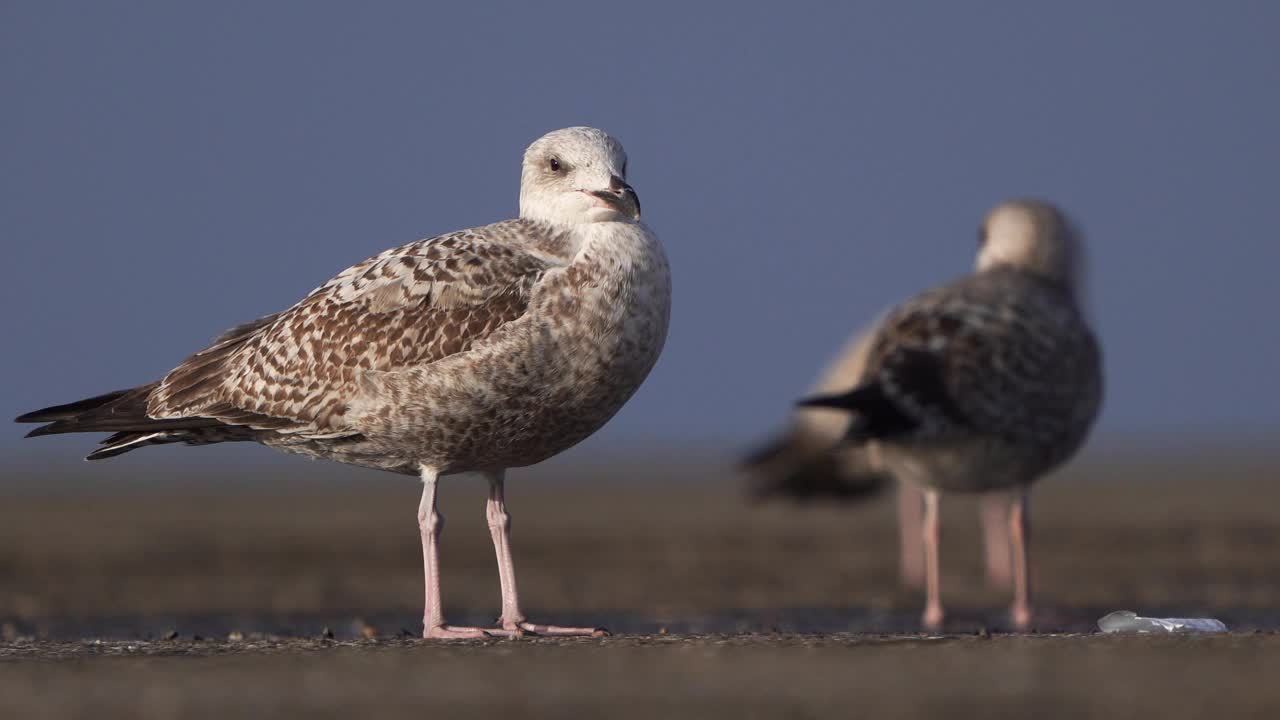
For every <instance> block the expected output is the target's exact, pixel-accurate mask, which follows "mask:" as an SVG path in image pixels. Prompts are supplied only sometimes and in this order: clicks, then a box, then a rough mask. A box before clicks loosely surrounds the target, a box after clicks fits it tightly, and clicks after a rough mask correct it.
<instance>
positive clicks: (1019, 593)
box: [1009, 488, 1031, 630]
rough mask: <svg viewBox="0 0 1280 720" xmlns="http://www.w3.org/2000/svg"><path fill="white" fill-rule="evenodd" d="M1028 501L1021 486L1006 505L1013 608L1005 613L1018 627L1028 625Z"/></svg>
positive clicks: (1029, 567) (1026, 626) (1025, 492)
mask: <svg viewBox="0 0 1280 720" xmlns="http://www.w3.org/2000/svg"><path fill="white" fill-rule="evenodd" d="M1030 505H1031V501H1030V498H1029V496H1028V493H1027V490H1026V489H1025V488H1023V489H1022V490H1021V492H1020V493H1019V494H1018V496H1017V497H1016V498H1015V499H1014V501H1013V502H1012V503H1011V504H1010V507H1009V536H1010V537H1011V538H1012V539H1013V607H1012V608H1011V609H1010V611H1009V615H1010V617H1011V618H1012V620H1013V625H1014V627H1015V628H1017V629H1019V630H1027V629H1029V628H1030V627H1031V557H1030V555H1031V553H1030V551H1029V549H1028V547H1027V544H1028V540H1029V539H1030V535H1031V518H1030V517H1028V516H1029V515H1030Z"/></svg>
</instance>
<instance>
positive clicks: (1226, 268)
mask: <svg viewBox="0 0 1280 720" xmlns="http://www.w3.org/2000/svg"><path fill="white" fill-rule="evenodd" d="M1277 28H1280V4H1277V3H1267V2H1225V3H1198V2H1196V3H1193V2H1125V3H1106V2H1076V3H1043V2H965V3H936V2H928V3H922V2H883V3H869V2H862V3H847V4H839V5H838V6H837V4H834V3H832V4H813V5H808V4H805V3H794V2H790V3H777V4H765V3H761V4H751V3H747V4H738V3H735V4H724V5H712V4H706V5H702V4H694V3H679V4H664V3H648V2H646V3H622V4H605V3H581V4H541V3H483V2H474V3H458V4H455V5H452V6H450V5H448V4H445V3H387V2H377V3H365V4H360V5H357V4H355V3H323V2H307V3H302V2H272V3H248V2H226V3H216V4H215V3H173V2H164V3H160V2H128V3H114V2H106V3H62V2H6V3H4V4H3V5H2V6H0V98H3V103H4V108H5V109H4V112H3V113H0V138H2V145H0V152H2V155H0V166H3V168H4V169H3V172H0V236H2V237H3V238H4V248H5V256H6V261H7V267H8V270H9V272H8V273H7V276H8V277H7V282H6V283H4V284H3V293H4V297H3V300H4V305H5V307H6V308H7V312H6V313H4V321H3V322H4V327H3V332H4V336H5V337H6V338H8V342H6V352H4V353H3V354H0V372H2V374H3V377H5V378H7V380H6V381H5V383H4V386H5V387H4V393H3V406H4V409H5V411H6V412H7V413H8V415H10V416H12V415H16V414H17V413H18V412H21V411H23V410H28V409H32V408H34V407H39V406H42V405H46V404H50V403H54V402H63V401H68V400H73V399H77V398H79V397H82V396H85V395H89V394H96V393H98V392H102V391H106V390H111V389H116V388H120V387H125V386H129V385H134V384H138V383H142V382H146V381H149V380H152V379H154V378H156V377H158V376H160V375H161V374H163V373H164V372H165V371H166V370H167V369H169V368H170V367H172V366H173V365H174V364H176V363H177V362H178V361H180V360H181V359H182V358H183V357H184V356H185V355H186V354H187V353H189V352H191V351H194V350H196V349H199V348H200V347H201V346H202V345H203V344H204V343H206V342H207V341H208V340H209V339H211V338H212V337H213V336H214V335H216V334H217V333H218V332H219V331H221V330H222V329H225V328H227V327H230V326H232V325H235V324H237V323H239V322H241V321H244V320H246V319H250V318H253V317H257V316H259V315H262V314H265V313H267V312H270V311H273V310H277V309H280V308H282V307H285V306H287V305H289V304H291V303H292V302H294V301H295V300H296V299H298V298H299V297H300V296H301V295H302V294H304V293H306V292H307V291H308V290H310V289H311V288H312V287H314V286H316V285H318V284H320V283H322V282H323V281H324V280H326V279H327V278H329V277H330V276H331V275H333V274H334V273H336V272H337V271H339V270H341V269H342V268H344V267H346V266H347V265H350V264H351V263H353V262H356V261H358V260H360V259H363V258H364V257H367V256H369V255H371V254H373V253H375V252H377V251H379V250H381V249H383V248H386V247H391V246H394V245H398V244H402V243H404V242H408V241H411V240H414V239H416V238H419V237H424V236H429V235H433V234H437V233H440V232H445V231H449V230H453V229H457V228H461V227H468V226H473V225H479V224H483V223H487V222H492V221H495V220H499V219H502V218H505V217H509V216H511V215H513V214H514V213H515V209H516V195H517V188H518V177H519V176H518V171H519V159H520V153H521V152H522V150H523V148H524V147H525V145H527V144H528V143H529V142H530V141H532V140H533V139H535V138H536V137H538V136H539V135H541V134H542V133H543V132H545V131H547V130H551V129H554V128H557V127H562V126H567V125H578V124H587V125H595V126H598V127H601V128H604V129H606V130H607V131H609V132H610V133H612V134H614V135H615V136H617V137H618V138H619V139H621V140H622V142H623V143H624V144H625V146H626V148H627V150H628V153H629V155H630V161H631V162H630V170H631V173H630V175H631V178H630V179H631V181H632V184H633V185H634V186H635V188H636V190H637V191H638V193H639V195H640V198H641V200H642V202H643V206H644V209H645V218H646V220H647V221H648V222H649V223H650V224H651V225H652V226H653V227H654V228H655V229H656V230H657V231H658V233H659V235H660V236H661V237H662V238H663V240H664V242H665V243H666V246H667V249H668V253H669V255H670V258H671V262H672V266H673V272H674V275H675V300H674V310H673V324H672V328H671V334H670V337H669V340H668V344H667V349H666V351H665V353H664V355H663V358H662V360H661V361H660V363H659V365H658V367H657V368H656V369H655V371H654V373H653V375H652V376H651V377H650V379H649V381H648V382H647V383H646V385H645V387H644V388H643V389H642V390H641V392H640V393H639V394H638V395H637V396H636V398H635V399H634V400H633V401H632V402H631V403H630V404H629V405H628V407H627V408H625V409H624V410H623V412H622V413H621V414H620V415H619V416H618V417H617V418H616V419H615V420H614V422H612V423H611V424H610V425H609V426H608V427H607V428H606V429H605V430H604V431H602V432H601V433H600V435H599V436H598V437H597V438H596V439H595V440H593V442H595V443H609V442H632V441H644V442H652V441H667V440H675V439H680V440H684V441H690V440H692V441H697V440H700V439H706V440H716V441H726V440H727V441H730V442H732V441H735V440H739V439H740V440H741V441H742V442H749V441H750V440H751V439H753V438H755V437H757V436H758V435H760V434H762V433H764V432H767V431H768V430H769V429H770V428H772V427H774V426H775V424H776V423H777V422H778V421H779V419H780V418H781V417H782V414H783V413H784V412H785V411H786V409H787V407H788V406H789V404H790V402H791V400H792V399H793V398H794V397H795V396H796V395H797V394H798V393H799V392H800V391H801V390H802V389H803V388H804V387H805V386H806V385H807V384H808V382H809V381H810V380H811V378H812V377H813V375H814V373H815V372H816V371H817V369H818V368H819V367H820V366H821V364H822V363H823V362H825V360H826V359H827V358H828V357H829V356H830V354H831V353H832V352H833V351H834V350H835V349H836V348H838V347H839V345H840V344H841V343H842V342H843V340H844V339H845V338H846V337H847V335H848V334H849V333H850V332H852V331H853V330H855V329H856V328H858V327H860V326H862V325H863V324H864V323H866V322H867V321H868V320H869V319H870V318H871V317H873V316H874V315H875V314H876V313H877V312H879V311H880V310H882V309H883V308H885V307H886V306H888V305H890V304H892V303H894V302H896V301H899V300H901V299H903V298H905V297H907V296H908V295H910V294H911V293H913V292H915V291H917V290H919V289H921V288H923V287H925V286H927V285H931V284H936V283H939V282H943V281H946V280H948V279H950V278H952V277H954V276H956V275H958V274H960V273H963V272H966V271H967V270H968V268H969V267H970V265H971V263H972V255H973V252H974V250H975V234H976V228H977V224H978V222H979V220H980V218H981V216H982V214H983V213H984V212H985V211H986V210H987V209H988V208H989V207H990V206H991V205H993V204H995V203H996V202H998V201H1000V200H1002V199H1004V198H1007V197H1010V196H1019V195H1036V196H1041V197H1044V198H1047V199H1050V200H1053V201H1055V202H1058V203H1059V204H1060V205H1062V206H1063V207H1064V208H1065V209H1067V211H1068V212H1070V213H1071V214H1072V215H1073V216H1074V217H1075V218H1076V219H1077V221H1078V222H1079V224H1080V225H1081V226H1082V228H1083V229H1084V230H1085V232H1086V233H1087V236H1088V238H1089V242H1090V260H1091V270H1090V299H1089V304H1090V307H1091V312H1092V314H1093V316H1094V317H1095V318H1096V320H1097V324H1098V327H1099V331H1100V334H1101V336H1102V340H1103V344H1104V350H1105V354H1106V361H1107V371H1108V385H1109V387H1108V396H1107V401H1106V408H1105V410H1104V415H1103V418H1102V420H1101V423H1100V426H1099V431H1100V432H1101V433H1103V434H1107V433H1116V434H1123V433H1136V434H1148V435H1157V436H1158V435H1161V434H1170V433H1173V434H1180V435H1184V434H1186V433H1196V432H1200V431H1209V432H1210V433H1212V434H1215V435H1218V436H1226V435H1229V434H1231V433H1235V432H1242V431H1243V432H1247V433H1254V434H1259V433H1261V434H1263V435H1265V434H1267V433H1271V432H1272V431H1273V430H1274V429H1276V428H1277V427H1280V404H1278V403H1277V402H1276V399H1275V398H1276V391H1277V383H1276V382H1275V380H1274V373H1275V369H1276V367H1277V360H1278V359H1280V330H1278V329H1277V323H1276V320H1275V319H1274V313H1275V311H1276V308H1277V307H1278V306H1280V302H1278V301H1280V290H1278V288H1277V285H1280V282H1277V280H1276V273H1275V268H1276V267H1277V264H1278V262H1280V249H1278V247H1280V233H1277V231H1276V226H1277V221H1278V218H1277V214H1278V213H1280V93H1277V92H1276V89H1275V88H1276V82H1277V78H1280V43H1277V42H1276V35H1275V33H1276V29H1277ZM22 429H23V428H21V427H19V426H16V425H15V426H11V428H10V430H9V431H8V432H7V433H5V434H4V435H3V436H2V437H0V449H3V452H4V453H5V454H6V455H7V456H9V457H10V458H14V457H17V456H19V455H21V454H23V453H31V452H36V451H37V447H36V446H39V448H40V449H45V450H47V449H49V448H56V447H62V446H63V445H74V446H77V449H80V448H82V447H84V446H87V445H88V444H89V438H83V437H82V438H75V439H69V440H67V439H42V440H41V441H28V442H26V443H19V442H18V438H19V437H20V436H21V433H22ZM148 452H150V451H148ZM162 452H167V451H162ZM206 452H207V451H206ZM232 452H234V451H232ZM141 454H142V453H138V455H141ZM74 457H76V455H70V456H69V457H68V461H70V460H71V459H72V458H74Z"/></svg>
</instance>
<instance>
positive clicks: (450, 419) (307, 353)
mask: <svg viewBox="0 0 1280 720" xmlns="http://www.w3.org/2000/svg"><path fill="white" fill-rule="evenodd" d="M626 177H627V157H626V154H625V153H624V152H623V149H622V145H621V144H619V143H618V141H617V140H615V139H614V138H612V137H610V136H609V135H607V134H605V133H604V132H602V131H600V130H596V129H594V128H585V127H575V128H567V129H564V130H557V131H554V132H551V133H549V134H547V135H545V136H543V137H542V138H540V139H538V140H537V141H535V142H534V143H533V144H532V145H530V146H529V148H528V149H527V150H526V151H525V154H524V163H523V168H522V172H521V182H520V217H519V218H517V219H514V220H506V221H503V222H499V223H496V224H493V225H486V226H483V227H478V228H472V229H470V230H460V231H457V232H453V233H448V234H446V235H440V236H437V237H433V238H428V239H425V240H419V241H417V242H414V243H410V244H408V245H404V246H402V247H398V248H395V249H392V250H387V251H386V252H383V253H382V254H380V255H377V256H374V257H372V258H369V259H368V260H365V261H364V262H361V263H359V264H357V265H354V266H352V267H350V268H348V269H347V270H344V271H343V272H341V273H339V274H338V275H337V276H336V277H334V278H333V279H332V280H330V281H329V282H327V283H325V284H324V285H322V286H321V287H319V288H318V289H316V290H315V291H313V292H312V293H311V294H310V295H308V296H307V297H305V298H304V299H303V300H301V301H300V302H299V303H297V304H296V305H294V306H293V307H291V308H289V309H287V310H284V311H282V312H279V313H275V314H272V315H268V316H266V317H263V318H259V319H258V320H254V321H253V322H250V323H246V324H244V325H241V326H239V327H236V328H234V329H232V330H230V331H228V332H226V333H224V334H223V335H222V336H220V337H218V338H217V339H216V340H214V342H213V344H212V345H210V346H209V347H207V348H205V349H204V350H201V351H200V352H197V353H196V354H194V355H192V356H191V357H189V358H187V360H185V361H184V362H183V363H182V364H181V365H179V366H178V367H177V368H175V369H174V370H172V371H171V372H169V374H168V375H166V376H165V377H164V378H163V379H161V380H159V381H157V382H152V383H150V384H147V385H143V386H140V387H136V388H132V389H130V390H121V391H117V392H112V393H107V394H105V395H99V396H97V397H93V398H89V399H87V400H81V401H79V402H75V403H70V404H68V405H60V406H56V407H50V408H45V409H44V410H37V411H35V412H32V413H28V414H26V415H23V416H21V417H19V418H18V419H17V421H18V422H39V423H48V424H47V425H43V426H42V427H39V428H36V429H35V430H34V431H32V432H31V433H30V435H29V437H30V436H36V435H48V434H52V433H67V432H109V433H112V435H111V436H110V437H108V438H106V439H105V440H104V441H102V447H101V448H99V449H98V450H96V451H94V452H93V453H91V454H90V455H89V456H88V459H90V460H97V459H101V458H107V457H112V456H115V455H119V454H121V453H124V452H128V451H130V450H134V449H137V448H140V447H144V446H147V445H160V444H166V443H186V444H189V445H203V444H209V443H218V442H227V441H236V440H245V441H252V442H258V443H262V444H263V445H267V446H269V447H273V448H277V449H280V450H284V451H286V452H291V453H297V454H300V455H307V456H311V457H318V458H325V459H329V460H335V461H338V462H342V463H348V464H352V465H361V466H365V467H372V468H377V469H380V470H388V471H391V472H396V473H402V474H407V475H417V476H419V477H421V479H422V483H423V493H422V501H421V504H420V505H419V507H418V525H419V528H420V530H421V535H422V552H423V562H424V570H425V577H426V603H425V610H424V613H423V626H424V627H423V637H427V638H476V637H484V636H487V635H504V636H514V635H520V634H522V633H526V632H529V633H535V634H547V635H592V634H599V633H602V632H603V631H601V630H597V629H595V628H573V627H556V626H551V625H540V624H535V623H531V622H529V621H528V620H527V619H526V618H525V615H524V613H523V612H522V611H521V609H520V601H519V597H518V595H517V593H516V581H515V569H514V564H513V561H512V556H511V550H510V528H511V523H510V516H509V515H508V513H507V510H506V503H505V500H504V497H503V485H504V477H505V473H506V469H507V468H511V467H523V466H526V465H532V464H534V463H538V462H541V461H543V460H545V459H547V458H549V457H551V456H553V455H555V454H557V453H559V452H562V451H564V450H566V449H568V448H570V447H572V446H573V445H575V444H577V443H578V442H579V441H581V440H583V439H584V438H586V437H587V436H588V435H590V434H592V433H593V432H595V431H596V430H597V429H599V428H600V427H601V426H602V425H604V424H605V422H607V421H608V420H609V418H611V417H613V415H614V413H616V412H617V411H618V410H619V409H620V408H621V407H622V406H623V404H624V403H625V402H626V401H627V399H628V398H630V397H631V395H632V393H634V392H635V391H636V389H637V388H639V387H640V384H641V382H642V381H643V380H644V379H645V377H646V376H647V375H648V373H649V370H650V369H651V368H652V367H653V365H654V363H655V362H656V361H657V359H658V355H659V353H660V352H661V350H662V346H663V344H664V342H665V339H666V334H667V323H668V319H669V315H670V304H671V281H670V274H669V271H668V267H667V259H666V256H665V254H664V252H663V249H662V245H661V244H660V243H659V242H658V238H657V237H656V236H655V235H654V234H653V232H652V231H651V230H650V229H649V228H648V227H647V226H646V225H644V224H643V223H642V222H640V202H639V200H638V199H637V197H636V193H635V191H634V190H632V188H631V186H630V185H628V184H627V182H626ZM464 472H473V473H480V474H483V475H484V476H486V477H487V478H488V482H489V500H488V504H487V506H486V516H487V518H488V523H489V529H490V531H491V534H492V536H493V546H494V550H495V553H496V555H497V560H498V577H499V580H500V582H501V587H502V615H501V618H500V619H499V627H497V628H491V629H490V628H478V627H457V626H451V625H447V624H446V623H445V621H444V616H443V614H442V611H441V605H440V570H439V554H438V548H437V546H438V543H439V538H440V532H441V529H442V526H443V518H442V517H441V515H440V512H439V509H438V508H437V502H436V483H437V481H438V479H439V478H440V477H441V476H443V475H449V474H455V473H464Z"/></svg>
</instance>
